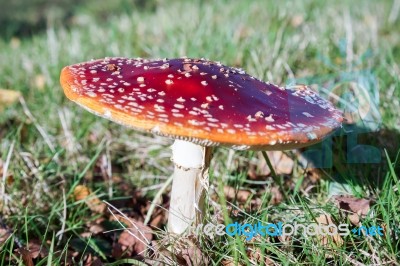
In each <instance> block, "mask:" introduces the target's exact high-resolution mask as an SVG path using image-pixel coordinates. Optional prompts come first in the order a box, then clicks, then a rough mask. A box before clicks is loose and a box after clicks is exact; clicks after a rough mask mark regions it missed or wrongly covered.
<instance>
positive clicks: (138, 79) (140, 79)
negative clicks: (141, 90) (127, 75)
mask: <svg viewBox="0 0 400 266" xmlns="http://www.w3.org/2000/svg"><path fill="white" fill-rule="evenodd" d="M136 80H137V82H144V77H138V78H137V79H136Z"/></svg>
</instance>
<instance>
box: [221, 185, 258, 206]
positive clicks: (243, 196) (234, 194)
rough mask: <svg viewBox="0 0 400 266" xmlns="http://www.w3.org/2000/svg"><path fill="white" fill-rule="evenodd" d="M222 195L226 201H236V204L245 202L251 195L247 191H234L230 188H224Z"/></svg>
mask: <svg viewBox="0 0 400 266" xmlns="http://www.w3.org/2000/svg"><path fill="white" fill-rule="evenodd" d="M224 194H225V197H226V198H227V199H228V200H233V199H236V200H237V201H238V202H241V203H243V202H246V201H247V200H248V199H249V198H250V197H251V195H252V193H251V192H250V191H248V190H242V189H239V190H236V189H234V188H233V187H230V186H224Z"/></svg>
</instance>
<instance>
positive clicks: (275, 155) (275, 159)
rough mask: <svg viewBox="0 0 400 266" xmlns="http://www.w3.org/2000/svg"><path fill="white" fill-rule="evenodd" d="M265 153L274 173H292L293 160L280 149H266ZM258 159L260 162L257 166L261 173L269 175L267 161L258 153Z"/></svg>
mask: <svg viewBox="0 0 400 266" xmlns="http://www.w3.org/2000/svg"><path fill="white" fill-rule="evenodd" d="M267 155H268V158H269V160H270V161H271V164H272V167H273V168H274V170H275V173H276V174H278V175H279V174H285V175H289V174H291V173H292V171H293V167H294V161H293V159H292V158H290V157H289V156H287V155H286V154H285V153H283V152H282V151H267ZM259 161H260V164H259V166H258V168H259V169H260V171H261V174H262V175H270V174H271V170H270V169H269V167H268V165H267V162H266V161H265V159H264V157H263V156H262V154H260V156H259Z"/></svg>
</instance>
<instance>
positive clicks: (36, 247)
mask: <svg viewBox="0 0 400 266" xmlns="http://www.w3.org/2000/svg"><path fill="white" fill-rule="evenodd" d="M28 250H29V252H30V254H31V256H32V258H33V259H36V258H37V257H39V255H40V257H41V258H44V257H46V256H47V255H48V251H47V249H46V248H45V247H44V246H42V244H41V242H40V241H39V240H38V239H32V240H30V241H29V243H28Z"/></svg>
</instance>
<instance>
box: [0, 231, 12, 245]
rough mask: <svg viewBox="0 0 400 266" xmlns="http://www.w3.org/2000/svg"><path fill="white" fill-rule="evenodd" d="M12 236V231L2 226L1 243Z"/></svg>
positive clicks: (0, 232)
mask: <svg viewBox="0 0 400 266" xmlns="http://www.w3.org/2000/svg"><path fill="white" fill-rule="evenodd" d="M9 237H10V231H9V230H7V229H5V228H0V245H1V244H3V243H4V242H6V241H7V239H8V238H9Z"/></svg>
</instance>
